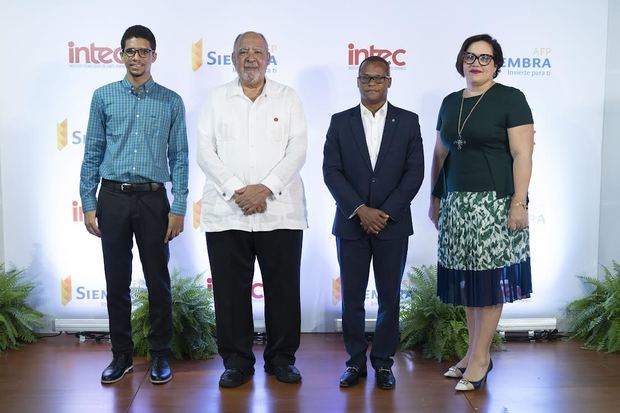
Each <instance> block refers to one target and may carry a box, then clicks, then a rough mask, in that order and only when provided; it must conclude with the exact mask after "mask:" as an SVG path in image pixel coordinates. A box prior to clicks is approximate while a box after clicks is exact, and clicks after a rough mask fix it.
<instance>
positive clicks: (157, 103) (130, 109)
mask: <svg viewBox="0 0 620 413" xmlns="http://www.w3.org/2000/svg"><path fill="white" fill-rule="evenodd" d="M140 88H141V90H140V95H137V94H136V93H135V91H134V90H133V86H132V85H131V83H129V81H128V80H127V79H126V78H125V79H123V80H121V81H120V82H114V83H110V84H108V85H105V86H103V87H101V88H99V89H97V90H95V93H94V94H93V100H92V103H91V106H90V116H89V119H88V129H87V131H86V136H87V138H86V146H85V149H84V161H83V163H82V171H81V174H80V197H81V198H82V209H83V210H84V212H88V211H92V210H94V209H96V206H97V198H96V192H97V186H98V185H99V181H100V179H101V178H104V179H109V180H112V181H119V182H130V183H145V182H162V183H163V182H168V181H172V195H173V196H174V201H173V203H172V206H171V208H170V212H172V213H173V214H176V215H181V216H182V215H185V209H186V203H187V192H188V191H187V176H188V161H187V152H188V150H187V131H186V129H185V107H184V106H183V100H182V99H181V97H180V96H179V95H178V94H176V93H175V92H173V91H171V90H170V89H166V88H165V87H163V86H161V85H158V84H157V83H155V82H154V81H153V79H152V78H151V79H149V80H148V81H147V82H146V83H144V84H143V85H142V86H140ZM168 167H170V169H168Z"/></svg>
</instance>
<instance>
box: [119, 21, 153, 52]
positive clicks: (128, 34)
mask: <svg viewBox="0 0 620 413" xmlns="http://www.w3.org/2000/svg"><path fill="white" fill-rule="evenodd" d="M134 37H135V38H138V39H145V40H148V42H149V44H150V45H151V49H153V50H155V49H156V48H157V43H156V42H155V35H153V32H152V31H151V30H150V29H149V28H148V27H144V26H140V25H139V24H138V25H135V26H131V27H129V28H128V29H127V30H125V33H123V37H121V49H123V50H125V42H126V41H127V40H128V39H132V38H134Z"/></svg>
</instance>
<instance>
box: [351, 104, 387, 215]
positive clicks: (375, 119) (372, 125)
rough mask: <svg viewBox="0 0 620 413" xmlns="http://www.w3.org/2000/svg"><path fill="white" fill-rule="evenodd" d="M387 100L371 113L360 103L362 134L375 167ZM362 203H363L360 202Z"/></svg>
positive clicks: (385, 115)
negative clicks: (364, 136)
mask: <svg viewBox="0 0 620 413" xmlns="http://www.w3.org/2000/svg"><path fill="white" fill-rule="evenodd" d="M387 108H388V104H387V100H386V101H385V103H384V104H383V106H381V108H379V110H378V111H376V112H375V114H374V115H373V114H372V112H371V111H369V110H368V109H366V106H364V105H363V104H361V103H360V111H361V113H362V125H364V135H366V146H367V147H368V155H369V156H370V164H371V165H372V169H373V170H374V169H375V165H376V163H377V158H378V157H379V149H380V148H381V140H382V139H383V129H384V128H385V119H386V118H387ZM362 205H363V204H362ZM362 205H360V206H358V207H357V208H355V211H353V213H352V214H351V215H350V216H349V219H351V218H353V217H354V216H355V215H357V210H358V209H360V208H361V206H362Z"/></svg>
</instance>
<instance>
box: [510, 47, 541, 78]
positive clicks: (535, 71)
mask: <svg viewBox="0 0 620 413" xmlns="http://www.w3.org/2000/svg"><path fill="white" fill-rule="evenodd" d="M550 56H551V48H548V47H546V48H545V47H539V48H535V49H534V51H533V52H532V55H531V56H530V57H506V58H505V59H504V66H505V68H506V71H507V73H508V75H509V76H524V77H548V76H551V57H550Z"/></svg>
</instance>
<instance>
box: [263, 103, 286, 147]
mask: <svg viewBox="0 0 620 413" xmlns="http://www.w3.org/2000/svg"><path fill="white" fill-rule="evenodd" d="M288 123H289V122H288V116H287V114H286V113H283V112H276V111H273V112H270V113H268V114H267V116H266V117H265V124H264V128H265V129H264V130H265V136H266V137H267V139H268V140H269V141H270V142H272V143H277V144H281V143H282V142H285V141H287V140H288Z"/></svg>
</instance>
